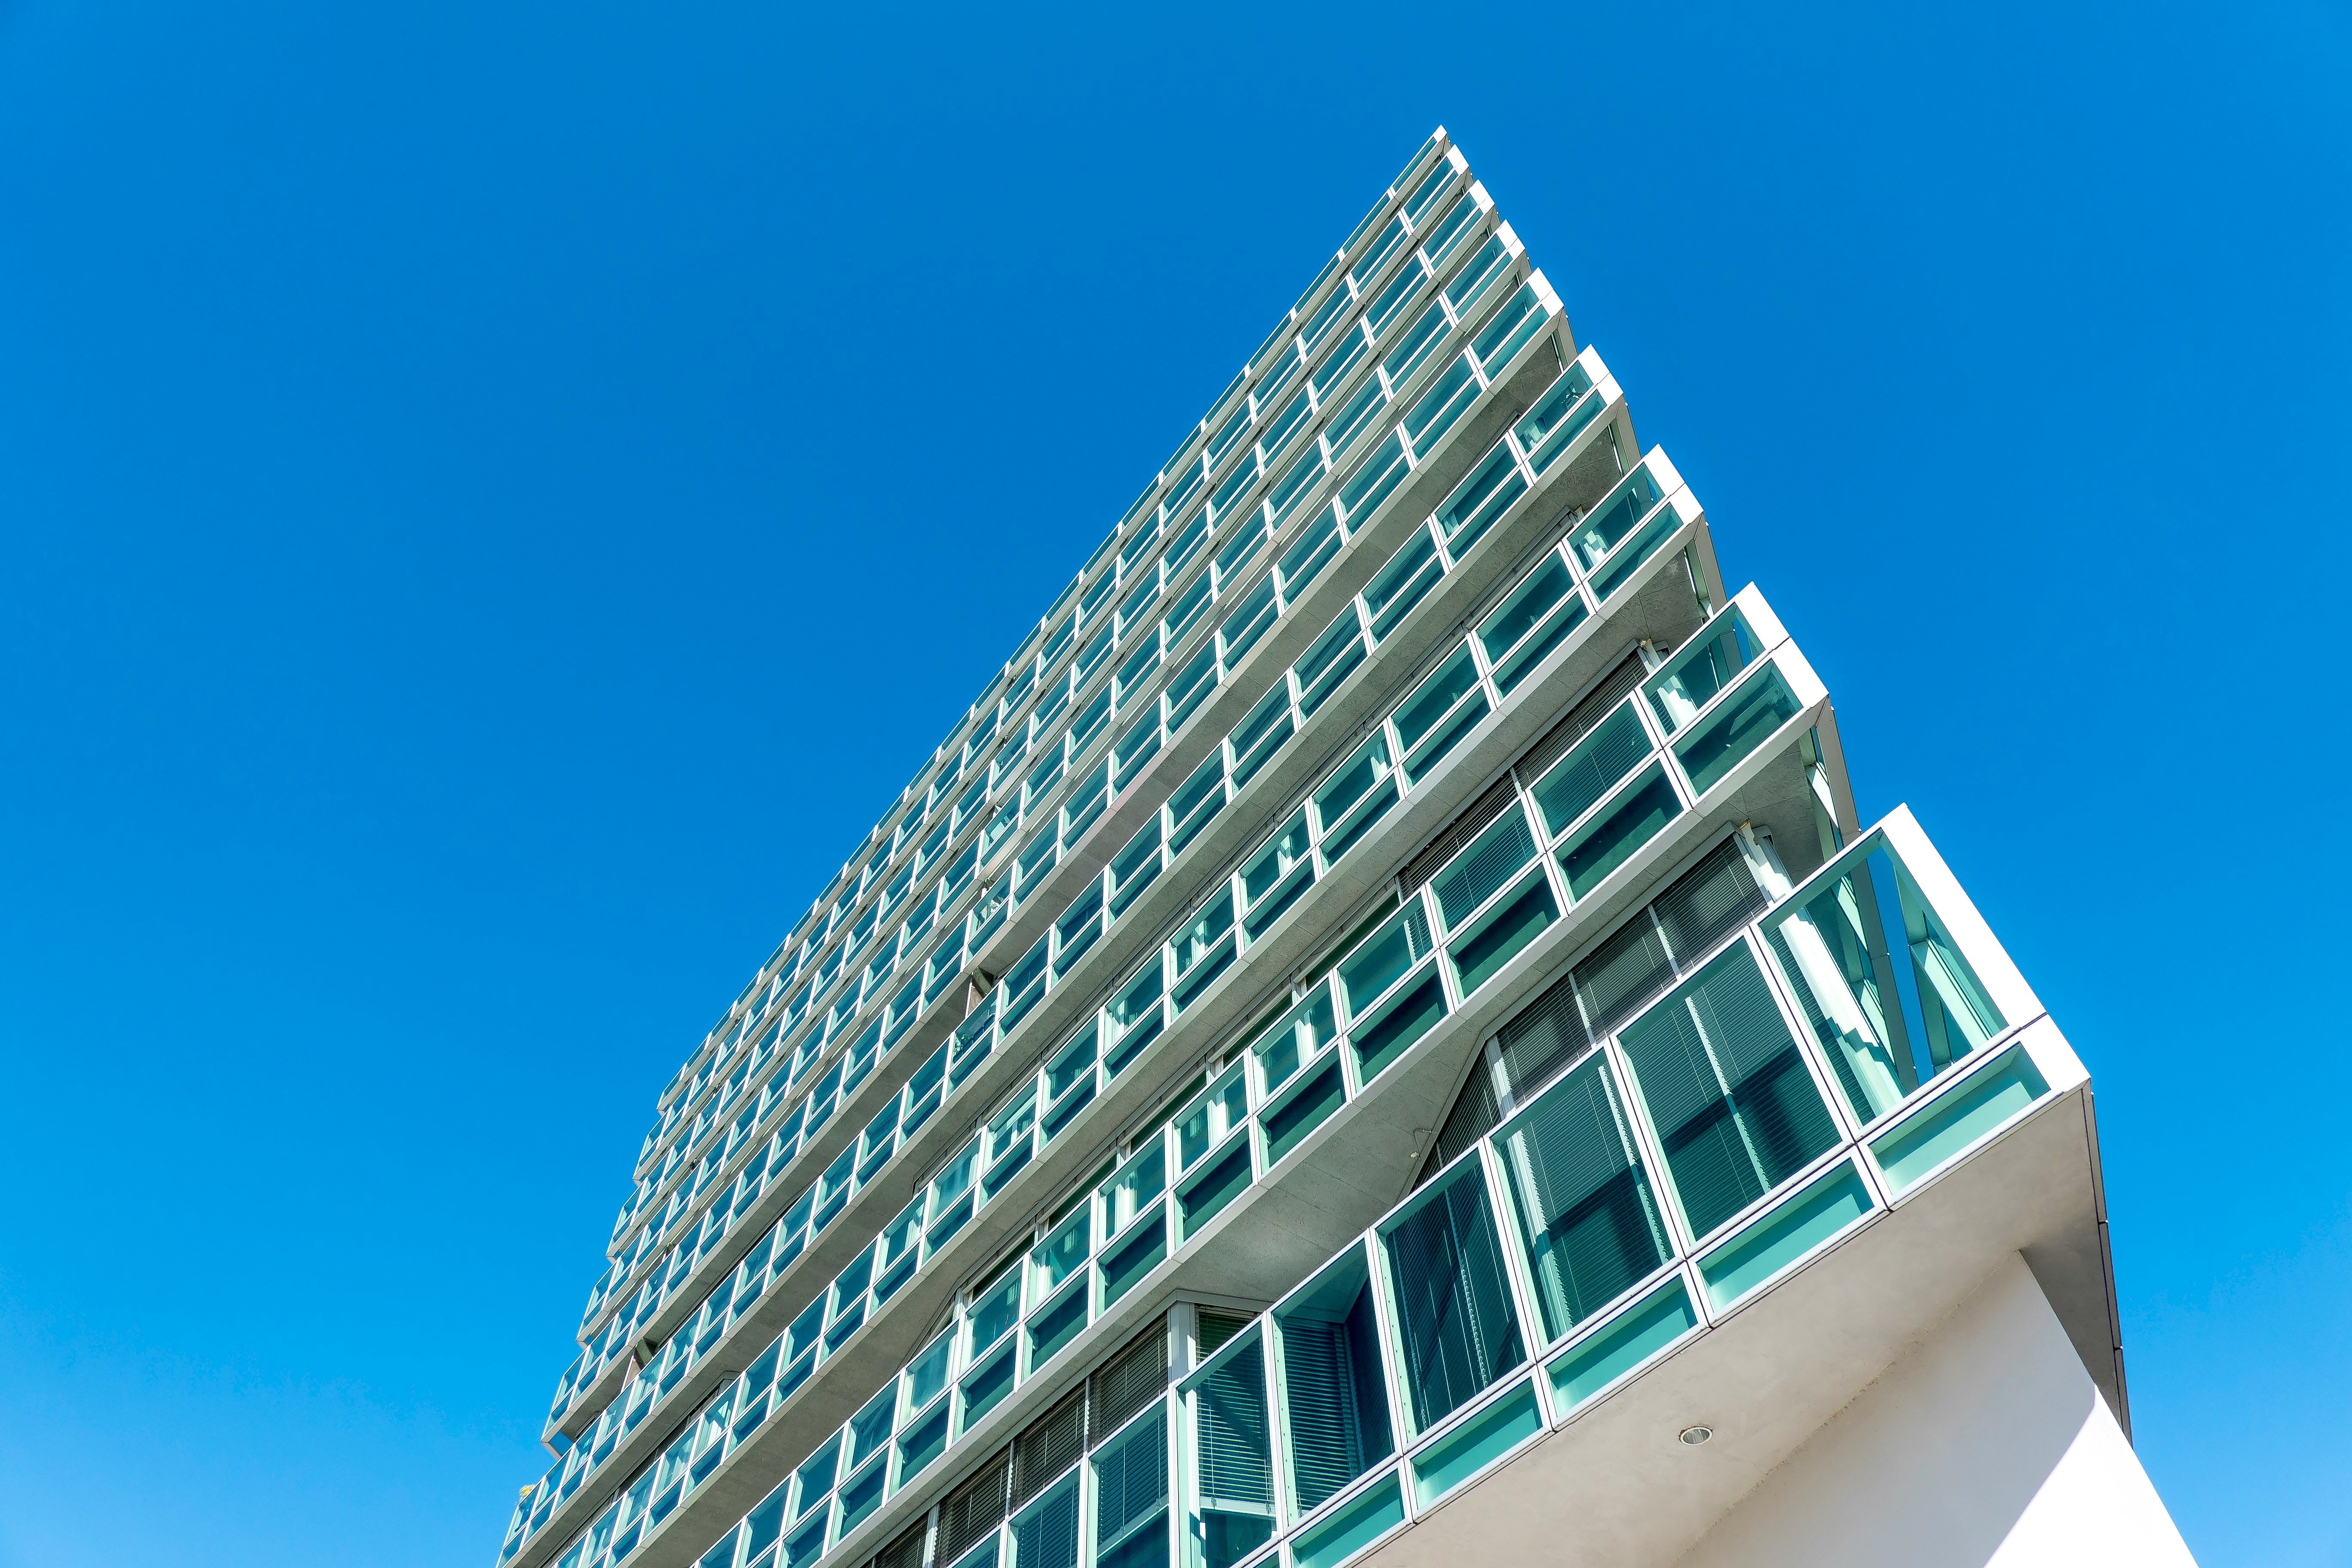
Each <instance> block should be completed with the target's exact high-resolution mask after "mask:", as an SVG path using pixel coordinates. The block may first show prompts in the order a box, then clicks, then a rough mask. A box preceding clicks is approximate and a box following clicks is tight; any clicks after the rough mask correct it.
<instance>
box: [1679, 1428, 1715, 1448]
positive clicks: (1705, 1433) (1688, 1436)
mask: <svg viewBox="0 0 2352 1568" xmlns="http://www.w3.org/2000/svg"><path fill="white" fill-rule="evenodd" d="M1712 1436H1715V1428H1714V1427H1712V1426H1685V1427H1684V1428H1683V1429H1682V1430H1681V1431H1679V1432H1677V1433H1675V1442H1677V1443H1680V1444H1681V1445H1682V1446H1683V1447H1685V1448H1696V1447H1698V1446H1699V1445H1700V1444H1701V1443H1704V1442H1706V1440H1707V1439H1708V1438H1709V1437H1712Z"/></svg>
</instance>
